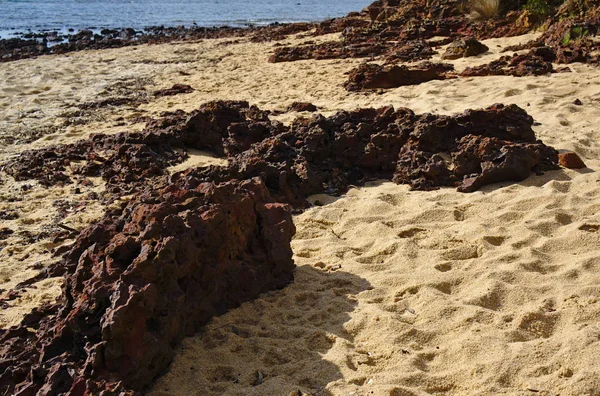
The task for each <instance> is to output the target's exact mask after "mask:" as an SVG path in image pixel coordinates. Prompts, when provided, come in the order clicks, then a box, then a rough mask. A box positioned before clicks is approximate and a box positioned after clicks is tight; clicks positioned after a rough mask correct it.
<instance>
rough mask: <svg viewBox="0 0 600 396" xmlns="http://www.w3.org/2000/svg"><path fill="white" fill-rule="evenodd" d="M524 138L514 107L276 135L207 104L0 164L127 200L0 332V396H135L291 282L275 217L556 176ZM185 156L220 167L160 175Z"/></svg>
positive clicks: (317, 121) (371, 115)
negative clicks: (205, 158) (376, 198)
mask: <svg viewBox="0 0 600 396" xmlns="http://www.w3.org/2000/svg"><path fill="white" fill-rule="evenodd" d="M532 124H533V119H532V118H531V117H530V116H529V115H528V114H527V113H526V112H525V111H524V110H522V109H521V108H519V107H517V106H516V105H511V106H503V105H494V106H491V107H489V108H487V109H481V110H467V111H466V112H464V113H463V114H459V115H455V116H440V115H433V114H423V115H417V114H415V113H414V112H412V111H411V110H409V109H406V108H400V109H394V108H393V107H391V106H389V107H383V108H379V109H370V108H367V109H357V110H354V111H350V112H347V111H340V112H338V113H337V114H335V115H333V116H331V117H324V116H322V115H320V114H315V115H313V116H312V117H311V118H298V119H296V120H295V121H294V122H293V123H292V125H291V126H289V127H286V126H284V125H282V124H280V123H277V122H272V121H270V119H269V117H268V114H267V113H266V112H264V111H262V110H260V109H258V108H256V107H254V106H249V105H248V103H246V102H212V103H208V104H206V105H204V106H202V107H201V108H200V109H199V110H197V111H194V112H192V113H190V114H186V113H184V112H182V111H178V112H175V113H170V114H167V115H166V116H165V117H164V118H162V119H160V120H154V121H152V122H149V123H148V125H147V127H146V130H145V131H144V132H141V133H132V134H121V135H115V136H104V135H98V136H95V137H92V138H90V139H88V140H86V141H83V142H80V143H78V144H73V145H64V146H57V147H55V148H54V149H42V150H37V151H28V152H25V153H23V154H22V155H21V156H20V158H17V159H15V160H14V161H11V162H10V163H8V164H6V165H5V169H6V170H7V171H8V172H10V174H12V175H13V176H14V177H17V178H20V179H31V178H37V179H38V180H40V181H43V182H44V183H46V184H56V183H66V182H69V177H68V174H66V173H65V169H66V168H67V167H71V168H73V165H74V164H72V163H71V162H72V161H76V160H81V159H83V160H84V161H86V164H85V165H83V168H82V169H83V170H80V172H82V173H83V174H90V173H92V174H101V175H102V176H103V177H104V179H105V180H106V181H107V184H108V187H109V188H108V190H109V195H111V196H113V197H119V196H122V195H123V194H125V193H127V194H132V193H134V194H133V195H132V196H133V198H132V199H131V200H130V201H129V202H125V203H122V204H119V205H118V206H117V207H112V208H111V209H109V210H108V211H107V214H106V215H105V217H104V218H103V219H102V220H100V221H99V222H98V223H97V224H95V225H93V226H91V227H89V228H87V229H85V230H84V231H82V232H81V233H80V235H79V236H78V237H77V239H76V242H75V244H74V245H73V246H72V248H70V250H69V251H68V252H66V253H65V254H64V256H63V260H62V261H61V262H60V263H59V264H57V265H55V266H53V267H51V268H49V269H48V270H47V272H46V273H47V274H48V276H59V275H64V276H65V278H66V286H65V288H64V292H63V296H62V299H61V301H60V303H59V304H56V305H53V306H45V307H43V308H42V309H39V310H34V311H33V312H32V313H31V314H29V315H27V316H26V317H25V318H24V320H23V322H22V324H21V326H18V327H13V328H11V329H8V330H0V394H2V395H13V394H14V395H20V396H24V395H34V394H70V395H85V394H102V395H107V396H111V395H115V396H116V395H134V394H138V393H139V392H142V391H143V390H144V389H145V388H146V387H147V386H149V385H150V384H151V383H152V381H153V380H154V379H155V378H156V377H157V376H158V375H160V374H161V373H162V372H164V371H165V369H166V368H167V367H168V365H169V363H170V361H171V359H172V358H173V354H174V352H173V351H174V348H175V347H176V346H177V345H178V343H179V342H180V341H181V339H182V338H183V337H185V336H186V335H190V334H192V333H193V332H195V331H197V330H198V329H199V328H200V327H201V326H202V325H203V324H204V323H206V322H207V321H208V320H209V319H210V317H212V316H213V315H218V314H221V313H223V312H225V311H226V310H227V309H230V308H232V307H235V306H237V305H238V304H240V303H241V302H244V301H248V300H250V299H253V298H255V297H257V296H258V295H259V294H260V293H262V292H265V291H268V290H273V289H276V288H280V287H283V286H285V285H286V284H287V283H288V282H290V281H291V280H292V277H293V268H294V264H293V261H292V251H291V248H290V240H291V237H292V235H293V234H294V226H293V223H292V219H291V213H292V207H291V206H289V205H288V204H291V205H292V206H293V207H295V208H296V209H301V208H305V207H307V206H308V205H309V204H308V202H307V201H306V197H307V196H308V195H311V194H315V193H320V192H326V193H333V194H339V193H342V192H344V191H346V190H347V189H348V186H349V185H350V184H361V183H364V182H365V181H367V180H371V179H380V178H393V180H394V181H396V182H397V183H407V184H410V185H411V187H413V188H416V189H425V190H427V189H434V188H438V187H441V186H456V187H458V188H459V191H464V192H470V191H474V190H475V189H477V188H480V187H481V186H483V185H485V184H489V183H495V182H500V181H518V180H523V179H525V178H526V177H528V176H529V175H530V174H531V172H535V173H540V172H543V171H546V170H551V169H555V168H556V167H557V161H558V158H557V152H556V150H554V149H553V148H551V147H548V146H546V145H544V144H543V143H542V142H540V141H538V140H536V139H535V135H534V132H533V130H532V129H531V126H532ZM191 147H193V148H206V149H210V150H212V151H213V152H215V153H217V154H220V155H226V156H227V157H228V158H229V165H228V166H227V167H210V168H199V169H191V170H188V171H185V172H179V173H176V174H173V175H170V176H164V168H165V167H166V166H167V165H168V164H171V163H173V162H177V161H181V159H182V155H181V154H177V150H176V149H175V148H191ZM107 153H108V154H107ZM111 153H112V154H111ZM19 164H22V165H23V166H20V165H19ZM29 166H30V167H31V170H30V172H29V173H28V172H27V169H28V167H29ZM152 166H154V168H152ZM77 169H78V168H77ZM144 170H145V171H146V173H144ZM44 174H50V175H52V176H51V177H46V176H44ZM2 232H4V231H2ZM42 276H43V275H42ZM32 330H33V331H32Z"/></svg>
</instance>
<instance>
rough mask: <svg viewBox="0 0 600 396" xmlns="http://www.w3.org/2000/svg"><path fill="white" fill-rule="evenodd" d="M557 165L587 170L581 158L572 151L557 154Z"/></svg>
mask: <svg viewBox="0 0 600 396" xmlns="http://www.w3.org/2000/svg"><path fill="white" fill-rule="evenodd" d="M558 163H559V164H560V166H562V167H564V168H569V169H583V168H587V166H586V165H585V163H584V162H583V160H582V159H581V157H579V155H577V153H574V152H572V151H567V152H564V153H560V154H558Z"/></svg>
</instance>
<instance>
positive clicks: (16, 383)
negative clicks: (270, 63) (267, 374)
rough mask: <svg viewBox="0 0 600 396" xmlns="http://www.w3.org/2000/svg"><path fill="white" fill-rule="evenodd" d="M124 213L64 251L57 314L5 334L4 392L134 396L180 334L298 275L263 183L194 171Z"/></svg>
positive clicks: (1, 334)
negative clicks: (201, 177)
mask: <svg viewBox="0 0 600 396" xmlns="http://www.w3.org/2000/svg"><path fill="white" fill-rule="evenodd" d="M117 212H118V213H111V214H109V215H107V216H106V217H105V218H104V219H103V220H101V221H100V222H99V223H98V224H96V225H93V226H91V227H90V228H88V229H86V230H84V231H83V232H82V233H81V234H80V235H79V237H78V238H77V241H76V243H75V244H74V246H73V248H72V249H71V251H70V252H69V253H67V254H66V256H65V259H64V261H63V262H62V263H61V266H63V267H64V271H65V272H66V287H65V289H64V293H63V296H62V300H61V304H60V306H59V305H56V306H53V307H46V308H44V309H43V310H42V311H36V312H33V313H32V314H30V315H29V316H28V317H26V318H25V320H24V323H23V325H22V326H20V327H13V328H11V329H9V330H0V394H2V395H35V394H44V395H59V394H66V395H84V394H85V395H97V394H102V395H128V394H138V393H139V392H141V391H143V390H144V389H145V388H146V387H147V386H149V385H150V384H151V383H152V382H153V380H154V379H155V378H156V377H157V376H158V375H160V374H161V373H163V372H164V371H165V370H166V369H167V367H168V366H169V364H170V362H171V360H172V359H173V356H174V348H175V347H176V346H177V345H178V344H179V342H180V341H181V339H182V338H183V337H185V336H187V335H191V334H193V333H194V332H196V331H198V330H199V329H200V327H201V326H202V325H204V324H205V323H206V322H207V321H208V320H209V319H210V318H211V317H212V316H214V315H219V314H222V313H224V312H225V311H226V310H228V309H230V308H233V307H236V306H238V305H239V304H240V303H242V302H244V301H248V300H251V299H253V298H256V297H257V296H258V295H259V294H260V293H262V292H265V291H269V290H274V289H277V288H281V287H283V286H285V285H286V284H288V283H289V282H290V281H291V280H292V279H293V269H294V264H293V260H292V250H291V248H290V241H291V238H292V236H293V234H294V232H295V228H294V225H293V222H292V218H291V209H290V207H289V206H288V205H286V204H282V203H275V202H272V200H271V199H270V197H269V194H268V191H267V189H266V188H265V186H264V184H263V183H262V182H261V181H260V180H257V179H252V180H246V181H233V180H232V181H229V182H227V183H223V184H219V185H215V184H213V183H197V182H196V179H195V178H194V176H193V172H188V173H186V174H180V175H177V177H175V178H174V179H173V180H172V181H171V182H169V183H166V185H164V186H162V187H161V185H160V184H159V185H153V186H149V187H148V188H147V189H146V190H145V191H144V192H142V193H141V194H140V195H139V196H138V198H136V199H134V200H133V201H131V202H130V203H129V204H127V206H125V207H124V208H122V209H121V210H119V211H117ZM51 314H53V315H56V316H55V317H53V318H50V316H49V315H51ZM30 328H33V329H34V330H35V332H32V331H30V330H29V329H30Z"/></svg>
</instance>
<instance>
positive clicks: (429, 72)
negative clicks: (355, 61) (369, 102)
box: [344, 62, 454, 91]
mask: <svg viewBox="0 0 600 396" xmlns="http://www.w3.org/2000/svg"><path fill="white" fill-rule="evenodd" d="M453 70H454V66H452V65H450V64H446V63H431V62H423V63H421V64H419V65H416V66H406V65H384V66H381V65H377V64H373V63H363V64H362V65H360V66H359V67H358V68H356V69H354V70H352V71H350V73H349V74H350V76H349V78H348V81H347V82H346V83H345V84H344V87H346V89H347V90H348V91H360V90H365V89H375V88H397V87H401V86H405V85H418V84H421V83H424V82H427V81H431V80H445V79H447V78H452V76H451V75H450V73H449V72H451V71H453Z"/></svg>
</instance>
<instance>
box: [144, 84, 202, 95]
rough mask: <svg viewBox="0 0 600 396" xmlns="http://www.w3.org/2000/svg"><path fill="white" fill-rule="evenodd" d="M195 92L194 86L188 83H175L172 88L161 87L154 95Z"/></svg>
mask: <svg viewBox="0 0 600 396" xmlns="http://www.w3.org/2000/svg"><path fill="white" fill-rule="evenodd" d="M190 92H194V88H192V87H191V86H189V85H187V84H173V86H172V87H171V88H166V89H160V90H158V91H154V96H157V97H161V96H174V95H179V94H185V93H190Z"/></svg>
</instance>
